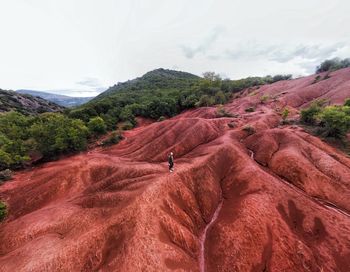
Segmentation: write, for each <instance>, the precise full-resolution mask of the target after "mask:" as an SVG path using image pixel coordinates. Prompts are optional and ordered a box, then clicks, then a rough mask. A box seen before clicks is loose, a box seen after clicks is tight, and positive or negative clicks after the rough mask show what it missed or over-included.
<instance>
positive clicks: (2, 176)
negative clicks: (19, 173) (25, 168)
mask: <svg viewBox="0 0 350 272" xmlns="http://www.w3.org/2000/svg"><path fill="white" fill-rule="evenodd" d="M10 179H12V171H11V170H10V169H5V170H3V171H0V183H1V182H2V181H7V180H10Z"/></svg>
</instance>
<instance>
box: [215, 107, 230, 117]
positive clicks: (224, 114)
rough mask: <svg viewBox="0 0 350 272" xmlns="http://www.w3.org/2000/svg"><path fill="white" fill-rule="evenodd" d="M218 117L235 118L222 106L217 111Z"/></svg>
mask: <svg viewBox="0 0 350 272" xmlns="http://www.w3.org/2000/svg"><path fill="white" fill-rule="evenodd" d="M216 117H218V118H221V117H233V114H231V113H230V112H228V111H226V110H225V108H224V107H223V106H222V105H220V106H219V107H218V108H217V110H216Z"/></svg>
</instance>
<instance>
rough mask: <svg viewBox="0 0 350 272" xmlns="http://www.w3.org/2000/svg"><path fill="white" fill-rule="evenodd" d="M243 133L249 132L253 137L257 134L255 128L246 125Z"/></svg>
mask: <svg viewBox="0 0 350 272" xmlns="http://www.w3.org/2000/svg"><path fill="white" fill-rule="evenodd" d="M243 131H245V132H247V133H248V135H252V134H254V133H255V128H254V127H253V126H251V125H246V126H244V127H243Z"/></svg>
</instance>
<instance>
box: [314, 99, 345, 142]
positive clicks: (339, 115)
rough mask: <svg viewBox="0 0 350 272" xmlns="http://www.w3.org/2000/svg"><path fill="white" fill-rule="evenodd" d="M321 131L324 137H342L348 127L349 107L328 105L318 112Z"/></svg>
mask: <svg viewBox="0 0 350 272" xmlns="http://www.w3.org/2000/svg"><path fill="white" fill-rule="evenodd" d="M319 119H320V125H321V131H322V132H323V133H324V134H325V136H326V137H335V138H342V137H343V136H344V135H345V134H346V133H347V132H348V131H349V129H350V107H348V106H343V107H342V106H329V107H326V108H325V109H323V110H322V112H321V113H320V114H319Z"/></svg>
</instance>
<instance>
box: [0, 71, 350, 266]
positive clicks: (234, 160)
mask: <svg viewBox="0 0 350 272" xmlns="http://www.w3.org/2000/svg"><path fill="white" fill-rule="evenodd" d="M321 76H322V77H323V76H324V74H321ZM314 79H315V76H310V77H305V78H300V79H295V80H290V81H281V82H277V83H275V84H272V85H266V86H262V87H260V88H253V89H249V90H245V91H244V92H242V93H241V94H240V96H239V97H237V98H236V99H235V100H233V101H232V102H231V103H229V104H227V105H226V106H225V109H226V110H227V111H229V112H230V113H232V114H235V117H224V118H216V117H217V116H216V108H214V107H211V108H199V109H196V110H191V111H188V112H185V113H183V114H181V115H179V116H177V117H175V118H172V119H169V120H166V121H163V122H157V123H152V124H147V123H146V124H144V125H142V126H140V127H138V128H136V129H134V130H131V131H128V132H126V134H125V137H126V139H125V140H123V141H122V142H121V143H119V144H118V145H116V146H114V147H111V148H108V149H105V150H99V149H95V150H93V151H90V152H88V153H84V154H80V155H77V156H73V157H69V158H66V159H62V160H60V161H57V162H51V163H46V164H44V165H42V166H41V167H38V168H36V169H34V170H30V171H29V170H28V171H23V172H20V173H18V174H17V175H16V176H15V179H14V181H12V182H8V183H6V184H5V185H3V186H1V187H0V197H1V198H2V199H4V200H6V202H7V204H8V206H9V216H8V218H7V219H6V221H5V222H4V223H2V224H1V225H0V271H344V272H347V271H350V214H349V212H350V159H349V157H347V156H346V155H345V154H344V153H342V152H341V151H338V150H336V149H335V148H333V147H331V146H329V145H327V144H326V143H325V142H323V141H321V140H320V139H318V138H316V137H314V136H311V135H309V134H308V133H306V132H305V131H304V130H303V129H302V128H301V127H299V126H296V125H293V126H288V125H284V126H282V125H281V114H280V113H281V111H282V109H283V108H285V107H288V108H289V109H290V112H291V116H290V118H292V119H293V118H297V117H298V112H299V110H300V108H302V107H305V106H307V105H309V103H310V102H311V101H312V100H314V99H316V98H327V99H328V100H329V101H330V103H332V104H339V103H343V101H344V99H345V98H347V97H350V69H343V70H339V71H337V72H334V73H331V74H330V78H328V79H324V80H320V81H319V82H317V83H314V84H313V82H314ZM262 95H269V99H268V100H267V101H266V102H265V103H261V102H260V100H261V99H260V97H261V96H262ZM248 107H254V108H255V111H254V112H250V113H249V112H245V109H246V108H248ZM229 124H230V125H229ZM247 126H250V127H251V128H254V130H255V132H253V131H252V129H251V128H250V129H249V128H247ZM170 151H173V152H174V154H175V172H174V173H169V172H168V169H167V163H166V159H167V154H168V153H169V152H170Z"/></svg>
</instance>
